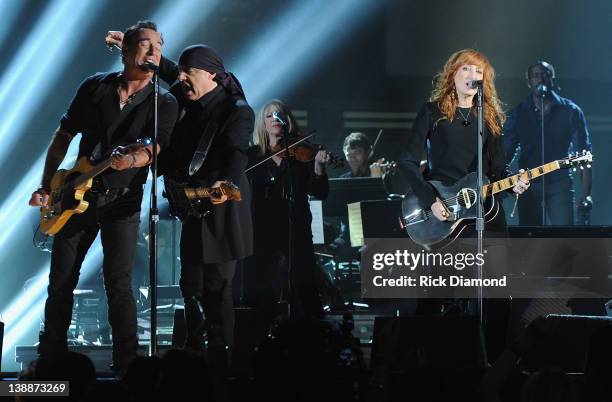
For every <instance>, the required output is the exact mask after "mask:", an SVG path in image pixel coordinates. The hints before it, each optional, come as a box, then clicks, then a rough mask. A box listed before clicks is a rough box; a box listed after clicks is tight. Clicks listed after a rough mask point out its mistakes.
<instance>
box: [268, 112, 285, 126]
mask: <svg viewBox="0 0 612 402" xmlns="http://www.w3.org/2000/svg"><path fill="white" fill-rule="evenodd" d="M272 118H274V120H276V121H277V122H279V123H280V124H281V125H282V126H287V120H285V119H284V118H283V115H282V114H281V113H280V112H272Z"/></svg>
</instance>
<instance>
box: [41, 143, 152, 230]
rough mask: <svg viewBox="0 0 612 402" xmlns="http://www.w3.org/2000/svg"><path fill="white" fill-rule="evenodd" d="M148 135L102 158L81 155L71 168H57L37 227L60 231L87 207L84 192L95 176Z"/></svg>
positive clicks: (135, 149) (137, 147)
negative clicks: (97, 159) (116, 157)
mask: <svg viewBox="0 0 612 402" xmlns="http://www.w3.org/2000/svg"><path fill="white" fill-rule="evenodd" d="M149 142H150V139H148V138H144V139H142V140H139V142H138V143H136V144H131V145H127V146H122V147H117V148H115V150H113V152H112V154H111V155H110V156H109V157H108V158H106V159H104V160H103V161H101V162H99V163H97V164H95V165H94V164H93V163H92V162H91V160H90V158H88V157H87V156H83V157H81V158H80V159H79V160H78V161H77V162H76V163H75V165H74V167H73V168H72V169H69V170H67V169H59V170H58V171H57V172H55V174H54V175H53V177H52V178H51V193H50V194H49V202H48V203H47V206H45V207H41V208H40V230H41V231H42V232H43V233H44V234H47V235H54V234H56V233H57V232H59V231H60V230H61V229H62V228H63V227H64V225H65V224H66V222H68V220H69V219H70V218H71V217H72V216H73V215H74V214H82V213H83V212H85V210H86V209H87V207H89V202H87V201H85V198H84V197H85V193H87V191H89V190H90V189H91V187H92V185H93V179H94V177H96V176H98V175H99V174H100V173H102V172H104V171H105V170H106V169H108V168H110V166H111V162H112V159H113V157H114V156H115V155H129V154H131V153H134V152H138V151H140V150H141V149H142V148H144V147H145V146H146V145H147V144H148V143H149Z"/></svg>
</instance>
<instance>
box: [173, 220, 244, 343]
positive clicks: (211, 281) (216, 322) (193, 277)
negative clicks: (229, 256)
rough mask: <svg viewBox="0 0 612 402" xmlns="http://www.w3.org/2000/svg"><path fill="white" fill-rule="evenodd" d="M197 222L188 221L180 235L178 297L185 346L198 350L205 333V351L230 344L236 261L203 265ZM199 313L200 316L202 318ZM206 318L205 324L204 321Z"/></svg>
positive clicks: (199, 226)
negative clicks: (182, 303) (180, 297)
mask: <svg viewBox="0 0 612 402" xmlns="http://www.w3.org/2000/svg"><path fill="white" fill-rule="evenodd" d="M201 236H202V232H201V222H200V221H199V220H197V219H190V220H187V221H186V222H184V223H183V226H182V232H181V280H180V287H181V293H182V295H183V298H184V300H185V324H186V330H187V339H186V345H185V346H187V347H190V348H192V349H202V341H203V334H204V332H206V334H207V338H208V345H209V347H217V346H219V347H225V346H229V347H232V346H233V344H234V309H233V307H234V302H233V300H232V298H233V296H232V280H233V278H234V273H235V271H236V261H235V260H233V261H226V262H219V263H214V264H205V263H204V262H203V253H205V252H206V250H205V245H204V244H203V241H202V238H201ZM202 313H203V314H202ZM204 318H206V320H204Z"/></svg>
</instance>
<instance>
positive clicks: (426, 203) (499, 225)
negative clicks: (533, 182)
mask: <svg viewBox="0 0 612 402" xmlns="http://www.w3.org/2000/svg"><path fill="white" fill-rule="evenodd" d="M472 80H482V81H483V108H484V123H485V126H486V127H485V133H486V135H485V139H484V148H485V149H484V157H483V162H484V172H485V174H486V175H487V177H488V178H489V180H491V181H493V180H499V179H502V178H504V177H506V175H507V174H506V164H505V158H504V154H503V141H502V137H501V134H502V124H503V123H504V121H505V119H506V116H505V115H504V112H503V111H502V107H501V102H500V101H499V99H498V97H497V90H496V89H495V70H494V69H493V67H492V66H491V63H489V60H488V59H487V57H486V56H485V55H484V54H482V53H480V52H478V51H476V50H473V49H464V50H460V51H458V52H456V53H454V54H452V55H451V57H450V58H449V59H448V61H447V62H446V64H445V65H444V70H443V71H442V72H441V73H440V74H439V75H438V76H437V81H436V85H435V88H434V90H433V92H432V94H431V96H430V98H429V102H427V103H425V104H423V106H422V107H421V110H420V112H419V114H418V115H417V117H416V121H415V123H414V130H413V133H412V135H411V137H410V139H409V143H408V148H407V152H406V153H405V154H404V157H403V158H402V159H401V161H400V166H401V167H402V169H403V171H404V172H405V173H406V178H407V179H408V181H409V184H410V186H411V188H412V190H413V191H414V192H415V194H416V196H417V198H418V199H419V203H420V205H421V207H422V208H424V209H431V210H432V212H433V214H434V215H435V217H436V218H437V219H439V220H441V221H442V220H447V219H449V218H450V217H449V214H448V211H447V210H446V208H445V207H444V206H443V205H442V203H441V201H440V199H439V198H437V197H436V193H435V191H434V189H433V188H432V187H431V186H430V185H429V183H427V181H426V180H438V181H441V182H443V183H447V184H453V183H454V182H456V181H457V180H459V179H460V178H462V177H463V176H465V175H466V174H468V173H471V172H475V171H476V170H477V167H478V165H477V163H478V162H477V160H478V153H477V146H478V137H477V121H476V119H477V115H476V113H477V111H476V96H475V95H476V93H477V90H476V89H473V88H472V87H471V85H470V82H471V81H472ZM424 150H427V160H428V164H429V169H428V173H427V177H424V176H423V174H422V173H421V171H420V170H419V163H420V160H421V159H422V158H421V157H422V155H423V151H424ZM528 187H529V183H527V182H523V181H519V183H518V184H517V185H516V186H515V187H514V188H513V190H514V192H516V193H517V194H521V193H523V192H524V191H525V190H526V189H527V188H528ZM487 229H488V230H493V231H500V232H504V231H505V217H504V214H503V211H501V210H500V213H498V214H497V217H496V218H495V219H494V220H493V221H492V222H490V223H489V224H488V225H487Z"/></svg>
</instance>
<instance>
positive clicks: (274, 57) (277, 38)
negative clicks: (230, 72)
mask: <svg viewBox="0 0 612 402" xmlns="http://www.w3.org/2000/svg"><path fill="white" fill-rule="evenodd" d="M297 4H298V5H297V6H296V7H293V8H290V9H289V11H287V12H286V13H284V14H282V15H281V16H279V17H276V20H275V21H273V22H271V23H270V24H268V26H269V28H268V29H267V30H266V31H265V32H264V33H263V34H262V35H261V36H260V37H259V38H257V39H256V40H254V41H253V42H252V43H251V46H250V47H249V48H248V49H247V50H245V51H244V52H241V54H243V56H241V57H240V62H239V63H238V64H237V66H236V68H235V69H234V71H235V72H236V76H237V77H238V79H239V80H241V82H242V83H243V84H244V88H245V93H246V95H247V99H248V100H249V103H250V104H251V105H254V106H255V107H258V106H259V105H261V104H262V103H263V102H265V101H266V100H267V99H268V98H270V97H274V98H278V97H281V96H282V95H283V94H284V93H285V92H287V91H288V90H289V89H290V88H291V86H293V85H295V84H297V83H299V82H300V80H301V79H302V78H303V76H304V75H305V74H307V73H309V72H311V71H312V70H313V68H314V66H316V63H317V62H319V61H321V59H322V58H323V57H324V56H325V55H326V53H327V52H329V51H330V50H332V49H333V48H334V47H335V46H337V45H338V44H339V42H340V41H341V37H342V35H340V32H339V31H338V27H342V31H343V35H347V34H348V33H349V32H350V30H351V29H358V28H359V26H360V23H361V22H362V21H363V20H364V18H365V17H366V16H368V15H370V13H369V11H371V10H372V8H373V7H374V6H375V5H376V4H377V2H375V1H371V0H357V1H346V0H337V1H324V0H316V1H315V0H313V1H304V2H298V3H297Z"/></svg>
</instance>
